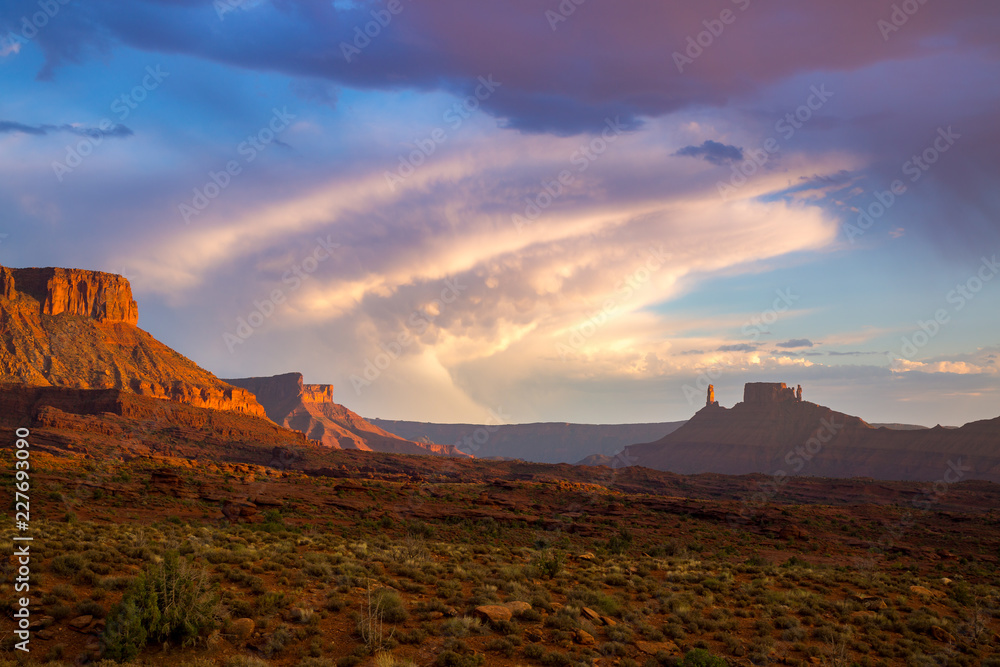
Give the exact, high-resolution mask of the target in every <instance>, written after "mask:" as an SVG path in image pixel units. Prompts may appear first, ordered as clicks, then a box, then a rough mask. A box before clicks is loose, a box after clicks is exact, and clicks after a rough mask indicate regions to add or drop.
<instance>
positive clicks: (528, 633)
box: [524, 628, 545, 642]
mask: <svg viewBox="0 0 1000 667" xmlns="http://www.w3.org/2000/svg"><path fill="white" fill-rule="evenodd" d="M524 638H525V639H526V640H528V641H529V642H540V641H542V640H543V639H544V638H545V636H544V635H543V634H542V631H541V630H539V629H538V628H525V630H524Z"/></svg>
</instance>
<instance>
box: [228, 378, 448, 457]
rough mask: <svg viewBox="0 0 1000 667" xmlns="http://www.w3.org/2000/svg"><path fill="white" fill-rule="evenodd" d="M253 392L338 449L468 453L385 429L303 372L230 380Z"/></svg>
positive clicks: (283, 420) (279, 416) (271, 411)
mask: <svg viewBox="0 0 1000 667" xmlns="http://www.w3.org/2000/svg"><path fill="white" fill-rule="evenodd" d="M226 382H228V383H229V384H232V385H235V386H237V387H242V388H244V389H246V390H247V391H250V392H251V393H253V394H254V395H255V396H256V397H257V400H258V401H260V403H261V404H262V405H263V406H264V409H265V410H266V411H267V416H268V418H269V419H271V421H273V422H275V423H277V424H280V425H281V426H284V427H286V428H290V429H294V430H296V431H301V432H302V433H304V434H305V435H306V437H307V438H308V439H310V440H314V441H316V442H319V443H320V444H322V445H325V446H327V447H332V448H334V449H360V450H364V451H374V452H391V453H395V454H431V455H435V456H467V455H466V454H463V453H462V452H461V451H459V450H458V449H456V448H455V447H453V446H451V445H437V444H433V443H423V442H413V441H410V440H406V439H405V438H400V437H398V436H395V435H393V434H392V433H389V432H388V431H384V430H383V429H381V428H379V427H377V426H374V425H372V424H370V423H369V422H367V421H366V420H365V419H363V418H362V417H360V416H359V415H357V414H355V413H354V412H351V411H350V410H348V409H347V408H345V407H344V406H342V405H339V404H337V403H334V402H333V385H329V384H303V382H302V375H301V374H300V373H286V374H284V375H275V376H274V377H265V378H239V379H232V380H226Z"/></svg>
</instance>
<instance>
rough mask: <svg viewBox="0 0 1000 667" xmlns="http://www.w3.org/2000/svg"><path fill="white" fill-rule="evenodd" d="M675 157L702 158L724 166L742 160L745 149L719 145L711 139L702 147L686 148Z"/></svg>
mask: <svg viewBox="0 0 1000 667" xmlns="http://www.w3.org/2000/svg"><path fill="white" fill-rule="evenodd" d="M674 155H678V156H680V157H694V158H698V157H700V158H703V159H704V160H705V161H706V162H710V163H711V164H714V165H716V166H722V165H727V164H732V163H733V162H739V161H740V160H742V159H743V149H742V148H738V147H737V146H728V145H726V144H722V143H719V142H718V141H712V140H711V139H709V140H707V141H705V142H704V143H703V144H702V145H701V146H685V147H684V148H682V149H680V150H679V151H677V152H676V153H674Z"/></svg>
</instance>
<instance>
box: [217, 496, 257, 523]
mask: <svg viewBox="0 0 1000 667" xmlns="http://www.w3.org/2000/svg"><path fill="white" fill-rule="evenodd" d="M222 514H223V515H225V517H226V518H227V519H229V520H230V521H233V522H238V521H251V520H253V518H254V517H256V516H257V506H256V505H254V504H253V503H251V502H247V501H245V500H226V501H224V502H223V503H222Z"/></svg>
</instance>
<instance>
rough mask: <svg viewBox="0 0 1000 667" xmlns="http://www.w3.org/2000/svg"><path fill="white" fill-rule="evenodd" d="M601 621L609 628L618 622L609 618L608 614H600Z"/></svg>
mask: <svg viewBox="0 0 1000 667" xmlns="http://www.w3.org/2000/svg"><path fill="white" fill-rule="evenodd" d="M601 623H603V624H604V625H606V626H608V627H609V628H613V627H615V626H616V625H618V622H617V621H616V620H615V619H613V618H611V617H610V616H601Z"/></svg>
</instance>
